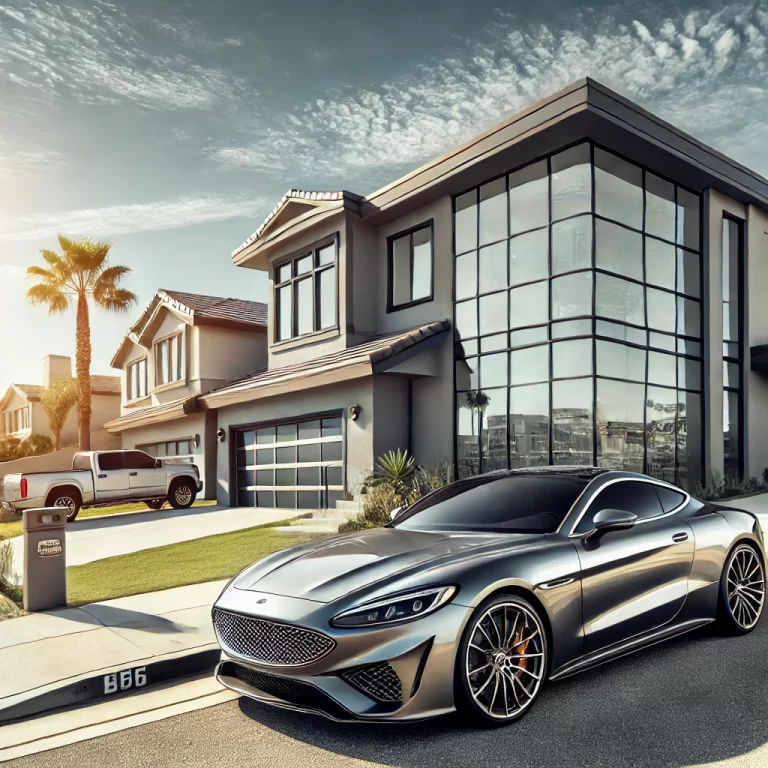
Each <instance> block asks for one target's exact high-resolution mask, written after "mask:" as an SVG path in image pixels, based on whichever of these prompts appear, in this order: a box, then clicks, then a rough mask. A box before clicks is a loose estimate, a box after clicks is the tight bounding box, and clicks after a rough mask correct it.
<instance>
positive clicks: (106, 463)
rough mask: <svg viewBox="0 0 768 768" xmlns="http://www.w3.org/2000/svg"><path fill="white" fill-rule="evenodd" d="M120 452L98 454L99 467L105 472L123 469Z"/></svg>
mask: <svg viewBox="0 0 768 768" xmlns="http://www.w3.org/2000/svg"><path fill="white" fill-rule="evenodd" d="M123 466H124V465H123V454H122V453H102V454H100V455H99V469H103V470H104V471H105V472H110V471H112V472H114V470H116V469H123Z"/></svg>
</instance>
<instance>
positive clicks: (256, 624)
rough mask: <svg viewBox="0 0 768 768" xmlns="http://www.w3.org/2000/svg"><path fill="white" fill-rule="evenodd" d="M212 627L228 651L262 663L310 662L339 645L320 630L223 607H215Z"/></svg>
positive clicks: (292, 664)
mask: <svg viewBox="0 0 768 768" xmlns="http://www.w3.org/2000/svg"><path fill="white" fill-rule="evenodd" d="M213 626H214V628H215V629H216V635H217V636H218V638H219V642H220V643H221V645H222V647H223V648H224V650H225V651H231V652H232V653H233V654H235V655H237V656H242V657H243V658H246V659H251V660H253V661H255V662H260V663H262V664H276V665H281V666H298V665H300V664H309V663H310V662H312V661H317V660H318V659H321V658H322V657H323V656H325V655H326V654H328V653H330V652H331V651H332V650H333V648H334V646H335V645H336V642H335V641H334V640H332V639H331V638H330V637H328V636H327V635H323V634H321V633H320V632H313V631H312V630H309V629H303V628H301V627H293V626H290V625H289V624H277V623H275V622H273V621H266V620H264V619H256V618H253V617H251V616H241V615H239V614H236V613H229V612H227V611H221V610H214V613H213Z"/></svg>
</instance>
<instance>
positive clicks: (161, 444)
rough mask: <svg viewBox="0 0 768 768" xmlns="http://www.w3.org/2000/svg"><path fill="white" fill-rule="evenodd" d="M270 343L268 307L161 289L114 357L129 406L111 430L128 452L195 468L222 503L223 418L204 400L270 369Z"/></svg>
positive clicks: (111, 424)
mask: <svg viewBox="0 0 768 768" xmlns="http://www.w3.org/2000/svg"><path fill="white" fill-rule="evenodd" d="M266 337H267V306H266V305H265V304H262V303H259V302H255V301H241V300H239V299H226V298H221V297H217V296H201V295H198V294H192V293H181V292H179V291H164V290H160V291H158V292H157V293H156V294H155V296H154V297H153V299H152V301H151V302H150V303H149V306H148V307H147V308H146V309H145V310H144V312H143V313H142V315H141V317H140V318H139V319H138V320H137V321H136V322H135V323H134V324H133V326H132V327H131V329H130V330H129V332H128V334H127V335H126V336H125V337H124V338H123V340H122V342H121V343H120V347H119V348H118V350H117V352H116V353H115V355H114V357H113V358H112V366H113V367H114V368H119V369H121V371H122V375H121V377H120V378H119V379H118V380H119V381H120V382H121V383H122V406H121V412H120V413H119V414H117V413H116V414H115V418H114V419H112V420H111V421H110V422H109V423H107V424H106V429H107V430H108V431H109V432H112V433H116V434H120V435H121V437H122V443H123V448H140V449H142V450H145V451H147V452H148V453H150V454H152V455H153V456H158V457H162V458H164V459H169V460H172V461H185V462H194V463H195V464H197V465H198V466H199V467H200V473H201V477H202V478H203V480H204V483H205V485H204V494H205V497H206V498H215V488H216V429H217V427H216V414H215V413H206V412H204V411H203V409H202V408H201V407H200V404H199V402H198V400H199V396H200V395H201V394H202V393H205V392H210V391H211V390H213V389H216V388H218V387H221V386H224V385H226V384H227V383H229V382H230V381H232V380H234V379H237V378H238V377H241V376H243V375H245V374H246V373H248V372H250V371H253V370H256V369H259V368H263V367H265V366H266V359H267V338H266Z"/></svg>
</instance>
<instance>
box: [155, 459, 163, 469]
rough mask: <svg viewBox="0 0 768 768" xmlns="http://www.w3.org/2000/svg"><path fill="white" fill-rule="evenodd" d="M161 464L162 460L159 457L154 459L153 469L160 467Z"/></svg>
mask: <svg viewBox="0 0 768 768" xmlns="http://www.w3.org/2000/svg"><path fill="white" fill-rule="evenodd" d="M162 466H163V462H162V461H160V459H155V469H160V468H161V467H162Z"/></svg>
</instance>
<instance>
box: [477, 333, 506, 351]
mask: <svg viewBox="0 0 768 768" xmlns="http://www.w3.org/2000/svg"><path fill="white" fill-rule="evenodd" d="M507 346H508V342H507V334H506V333H497V334H495V335H494V336H484V337H483V338H482V339H480V351H481V352H495V351H496V350H497V349H506V348H507Z"/></svg>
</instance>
